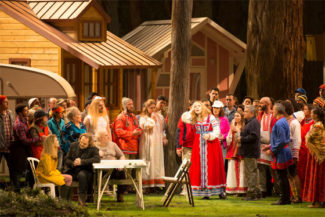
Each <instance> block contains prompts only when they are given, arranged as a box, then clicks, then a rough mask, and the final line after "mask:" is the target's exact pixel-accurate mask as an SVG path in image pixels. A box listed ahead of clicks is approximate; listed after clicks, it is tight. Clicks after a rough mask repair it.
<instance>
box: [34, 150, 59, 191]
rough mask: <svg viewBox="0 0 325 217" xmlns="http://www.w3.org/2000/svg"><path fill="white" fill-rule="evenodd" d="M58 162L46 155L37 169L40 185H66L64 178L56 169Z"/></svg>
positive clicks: (42, 156) (42, 157)
mask: <svg viewBox="0 0 325 217" xmlns="http://www.w3.org/2000/svg"><path fill="white" fill-rule="evenodd" d="M57 165H58V160H57V159H54V158H52V157H51V156H50V155H49V154H46V153H44V154H43V155H41V159H40V161H39V164H38V165H37V168H36V175H37V178H38V180H39V182H40V183H49V182H50V183H54V184H55V185H60V186H61V185H64V184H65V182H64V177H63V176H62V175H61V172H60V171H59V170H57V169H56V167H57Z"/></svg>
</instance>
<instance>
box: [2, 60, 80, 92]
mask: <svg viewBox="0 0 325 217" xmlns="http://www.w3.org/2000/svg"><path fill="white" fill-rule="evenodd" d="M0 94H1V95H6V96H7V97H8V98H31V97H39V98H41V97H44V98H48V97H56V98H73V97H76V94H75V92H74V90H73V89H72V87H71V85H70V84H69V83H68V82H67V81H66V80H65V79H64V78H62V77H61V76H59V75H58V74H56V73H53V72H50V71H46V70H41V69H37V68H32V67H25V66H17V65H9V64H0Z"/></svg>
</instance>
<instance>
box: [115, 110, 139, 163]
mask: <svg viewBox="0 0 325 217" xmlns="http://www.w3.org/2000/svg"><path fill="white" fill-rule="evenodd" d="M112 128H113V141H114V142H115V143H116V144H117V145H118V146H119V147H120V149H121V150H122V151H123V153H124V154H125V155H126V156H125V157H126V158H128V157H129V156H131V155H132V156H137V155H138V153H139V142H138V138H139V136H134V135H133V131H134V130H135V129H138V130H140V131H141V129H140V128H139V124H138V119H137V118H136V117H135V115H134V114H132V113H126V112H121V113H120V114H119V115H118V116H117V117H116V119H115V121H114V123H113V126H112ZM134 158H135V157H134Z"/></svg>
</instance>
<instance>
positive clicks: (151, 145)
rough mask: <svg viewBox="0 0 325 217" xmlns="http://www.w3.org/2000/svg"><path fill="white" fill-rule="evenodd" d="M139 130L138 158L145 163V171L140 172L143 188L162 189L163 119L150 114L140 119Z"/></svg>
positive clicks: (157, 115) (163, 174) (160, 116)
mask: <svg viewBox="0 0 325 217" xmlns="http://www.w3.org/2000/svg"><path fill="white" fill-rule="evenodd" d="M139 125H140V128H141V129H142V130H143V133H142V135H141V137H140V147H139V156H140V159H144V160H145V161H146V162H147V167H146V169H144V170H143V172H142V184H143V187H144V188H146V187H164V186H165V183H164V181H163V180H162V177H163V176H165V167H164V149H163V138H164V137H166V134H165V132H164V129H165V121H164V117H163V116H162V115H161V114H158V113H152V115H151V117H148V116H141V117H140V124H139Z"/></svg>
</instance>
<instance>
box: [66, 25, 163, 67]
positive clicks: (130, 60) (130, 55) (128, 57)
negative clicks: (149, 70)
mask: <svg viewBox="0 0 325 217" xmlns="http://www.w3.org/2000/svg"><path fill="white" fill-rule="evenodd" d="M69 45H70V46H71V47H73V48H74V49H76V50H77V51H79V52H80V53H82V54H83V55H85V56H88V57H89V58H91V59H93V60H94V61H95V62H96V63H97V64H98V65H101V66H103V67H114V66H116V65H119V66H121V67H129V68H130V67H133V66H134V65H137V66H138V67H139V66H143V67H148V66H158V65H160V62H158V61H157V60H155V59H153V58H151V57H149V56H148V55H147V54H145V53H144V52H142V51H141V50H139V49H137V48H135V47H134V46H132V45H130V44H129V43H127V42H125V41H123V40H122V39H121V38H119V37H117V36H116V35H114V34H112V33H111V32H109V31H107V41H105V42H97V43H96V42H88V43H85V42H74V43H69Z"/></svg>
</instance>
